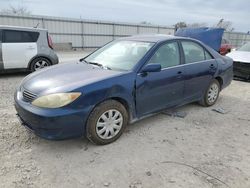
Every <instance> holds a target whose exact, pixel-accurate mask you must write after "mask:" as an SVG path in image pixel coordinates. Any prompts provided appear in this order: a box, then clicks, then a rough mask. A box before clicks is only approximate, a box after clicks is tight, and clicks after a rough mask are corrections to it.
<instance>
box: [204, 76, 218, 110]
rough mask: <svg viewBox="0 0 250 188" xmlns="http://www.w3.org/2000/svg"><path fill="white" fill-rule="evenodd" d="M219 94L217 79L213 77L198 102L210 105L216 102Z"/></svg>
mask: <svg viewBox="0 0 250 188" xmlns="http://www.w3.org/2000/svg"><path fill="white" fill-rule="evenodd" d="M219 94H220V83H219V82H218V80H216V79H214V80H213V81H212V82H211V83H210V85H209V86H208V88H207V90H206V93H205V94H204V97H203V99H202V100H201V101H200V104H201V105H203V106H212V105H214V104H215V103H216V101H217V99H218V97H219Z"/></svg>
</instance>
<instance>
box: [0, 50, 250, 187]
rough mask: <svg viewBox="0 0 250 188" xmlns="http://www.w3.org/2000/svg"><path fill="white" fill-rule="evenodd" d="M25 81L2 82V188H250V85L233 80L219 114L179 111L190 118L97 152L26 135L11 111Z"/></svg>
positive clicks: (163, 122) (189, 108)
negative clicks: (17, 88)
mask: <svg viewBox="0 0 250 188" xmlns="http://www.w3.org/2000/svg"><path fill="white" fill-rule="evenodd" d="M67 57H68V59H71V57H70V55H69V54H68V56H67ZM73 57H74V56H73ZM77 57H78V56H77ZM68 59H67V60H68ZM72 59H73V58H72ZM72 59H71V60H72ZM25 75H26V74H25V73H19V74H17V73H15V74H7V75H2V76H0V88H1V90H0V97H1V98H0V187H25V188H26V187H97V188H99V187H112V188H117V187H119V188H123V187H124V188H140V187H146V188H147V187H148V188H151V187H154V188H156V187H171V188H172V187H185V188H188V187H190V188H193V187H199V188H200V187H202V188H206V187H236V188H248V187H250V145H249V143H250V117H249V112H250V83H247V82H240V81H233V82H232V84H231V85H230V87H228V88H226V89H225V90H223V92H222V93H221V95H220V98H219V100H218V102H217V104H216V105H215V106H213V107H210V108H204V107H201V106H199V105H198V104H189V105H186V106H184V107H181V108H178V109H177V110H178V111H179V112H186V113H187V116H186V117H185V118H178V117H171V116H167V115H164V114H159V115H155V116H153V117H150V118H147V119H144V120H142V121H140V122H137V123H135V124H132V125H129V126H128V127H127V129H126V131H125V133H124V134H123V136H122V137H121V138H120V139H119V140H117V141H116V142H115V143H113V144H110V145H106V146H96V145H93V144H91V143H89V142H88V141H87V140H86V139H84V138H80V139H73V140H66V141H47V140H44V139H41V138H38V137H37V136H35V135H33V134H32V133H29V132H28V131H26V129H25V128H24V127H22V126H21V125H20V123H19V122H18V120H17V118H16V116H15V113H16V112H15V109H14V106H13V93H14V90H15V88H16V87H17V85H18V83H19V82H20V81H21V80H22V79H23V77H24V76H25ZM214 108H223V109H224V110H225V111H226V113H225V114H220V113H217V112H214V111H213V110H212V109H214Z"/></svg>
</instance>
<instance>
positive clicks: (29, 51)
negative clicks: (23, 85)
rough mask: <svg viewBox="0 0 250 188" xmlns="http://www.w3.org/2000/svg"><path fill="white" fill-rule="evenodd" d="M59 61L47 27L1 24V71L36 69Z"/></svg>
mask: <svg viewBox="0 0 250 188" xmlns="http://www.w3.org/2000/svg"><path fill="white" fill-rule="evenodd" d="M57 63H58V57H57V55H56V53H55V52H54V50H53V47H52V41H51V38H50V36H49V35H48V31H47V30H45V29H37V28H24V27H16V26H0V72H3V71H7V70H16V69H28V70H31V71H36V70H39V69H42V68H44V67H47V66H51V65H54V64H57Z"/></svg>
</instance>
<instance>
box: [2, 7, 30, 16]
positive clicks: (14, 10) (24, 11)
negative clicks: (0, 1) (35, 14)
mask: <svg viewBox="0 0 250 188" xmlns="http://www.w3.org/2000/svg"><path fill="white" fill-rule="evenodd" d="M0 13H1V14H12V15H30V14H31V11H29V10H28V8H27V7H25V6H18V7H14V6H12V5H10V6H9V8H7V9H2V10H0Z"/></svg>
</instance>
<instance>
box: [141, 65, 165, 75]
mask: <svg viewBox="0 0 250 188" xmlns="http://www.w3.org/2000/svg"><path fill="white" fill-rule="evenodd" d="M160 71H161V65H160V64H156V63H155V64H147V65H146V66H145V67H143V68H142V71H141V72H143V73H147V72H160Z"/></svg>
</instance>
